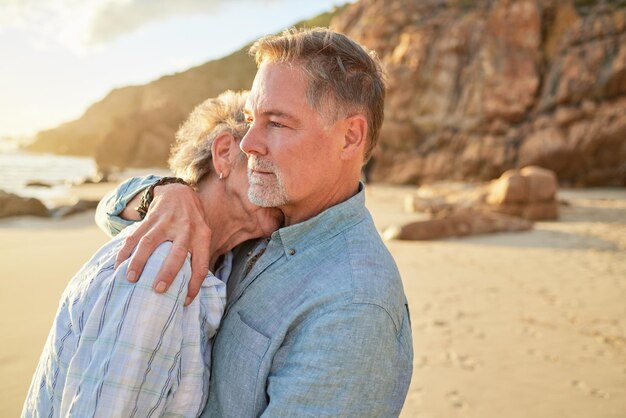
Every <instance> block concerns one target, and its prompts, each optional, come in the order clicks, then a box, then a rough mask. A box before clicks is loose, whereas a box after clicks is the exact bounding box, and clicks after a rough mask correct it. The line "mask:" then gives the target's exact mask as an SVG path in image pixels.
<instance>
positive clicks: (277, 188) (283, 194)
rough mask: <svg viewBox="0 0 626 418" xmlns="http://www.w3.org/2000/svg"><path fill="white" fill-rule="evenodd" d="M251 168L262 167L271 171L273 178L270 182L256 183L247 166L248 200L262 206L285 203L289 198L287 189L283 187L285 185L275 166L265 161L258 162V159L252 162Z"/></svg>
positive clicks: (271, 206) (269, 206)
mask: <svg viewBox="0 0 626 418" xmlns="http://www.w3.org/2000/svg"><path fill="white" fill-rule="evenodd" d="M252 166H253V168H256V169H259V168H261V169H263V170H264V171H271V172H272V173H273V174H274V180H275V181H273V182H272V183H271V184H263V183H262V182H261V184H259V183H257V181H258V179H257V180H253V177H252V174H251V172H250V167H248V182H249V183H250V186H249V188H248V199H249V200H250V202H252V203H254V204H255V205H257V206H261V207H264V208H273V207H277V206H282V205H285V204H286V203H287V202H288V201H289V198H288V196H287V190H286V189H285V185H284V183H283V181H282V178H281V177H280V174H279V173H278V170H276V167H275V166H274V165H273V164H271V163H267V162H263V163H259V162H258V160H257V162H256V163H253V164H252Z"/></svg>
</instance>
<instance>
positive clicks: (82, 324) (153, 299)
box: [22, 227, 232, 417]
mask: <svg viewBox="0 0 626 418" xmlns="http://www.w3.org/2000/svg"><path fill="white" fill-rule="evenodd" d="M133 229H135V228H133V227H130V228H128V229H127V230H126V231H124V232H123V233H122V234H120V235H118V237H117V238H115V239H113V240H111V241H110V242H109V243H107V244H105V245H104V246H103V247H102V248H100V249H99V250H98V251H97V252H96V254H95V255H94V256H93V257H92V258H91V260H89V261H88V262H87V263H86V264H85V265H84V266H83V267H82V268H81V269H80V271H79V272H78V273H77V274H76V275H75V276H74V278H73V279H72V280H71V281H70V283H69V284H68V286H67V288H66V289H65V291H64V293H63V296H62V298H61V302H60V305H59V309H58V312H57V314H56V317H55V319H54V322H53V326H52V329H51V331H50V334H49V336H48V339H47V341H46V343H45V346H44V351H43V353H42V355H41V358H40V361H39V364H38V366H37V369H36V371H35V375H34V377H33V380H32V383H31V386H30V389H29V391H28V395H27V397H26V401H25V403H24V408H23V411H22V417H44V416H45V417H66V416H76V417H112V416H119V417H122V416H123V417H131V416H135V417H149V416H153V417H158V416H176V417H197V416H198V415H199V414H200V412H201V411H202V409H203V407H204V405H205V403H206V400H207V397H208V390H209V374H210V361H211V343H212V340H211V338H212V337H213V336H214V335H215V332H216V330H217V328H218V326H219V323H220V319H221V317H222V313H223V311H224V307H225V305H226V285H225V283H224V282H223V281H221V280H219V279H218V278H217V277H215V276H214V275H213V274H210V273H209V275H208V276H207V277H206V279H205V281H204V283H203V284H202V287H201V289H200V293H199V295H198V297H197V298H196V299H195V300H194V301H193V302H192V303H191V304H190V305H189V306H187V307H183V304H184V300H185V297H186V295H187V287H188V284H189V279H190V277H191V264H190V259H189V256H188V257H187V260H186V261H185V263H184V265H183V267H182V268H181V270H180V271H179V273H178V274H177V276H176V279H175V280H174V283H173V284H172V286H171V287H170V288H169V289H168V291H167V292H166V293H164V294H157V293H155V292H154V291H153V290H152V283H153V281H154V278H155V277H156V274H157V273H158V271H159V269H160V268H161V266H162V264H163V261H164V260H165V257H166V256H167V254H168V253H169V250H170V247H171V245H172V244H171V243H170V242H166V243H163V244H161V245H160V246H159V247H158V248H157V249H156V250H155V252H154V253H153V254H152V255H151V256H150V258H149V259H148V262H147V264H146V266H145V268H144V270H143V272H142V274H141V276H140V278H139V280H138V282H137V283H135V284H133V283H129V282H128V281H127V280H126V269H127V266H128V261H126V262H124V263H122V264H121V265H120V266H119V267H118V268H117V269H114V263H115V256H116V255H117V252H118V251H119V249H120V247H121V245H122V243H123V240H124V238H125V236H126V235H128V234H129V233H131V232H132V230H133ZM231 264H232V254H230V253H229V254H227V255H226V257H225V259H224V263H223V264H222V267H220V269H219V270H218V271H217V272H216V275H217V276H219V277H222V278H227V277H228V274H230V267H231Z"/></svg>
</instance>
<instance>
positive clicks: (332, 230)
mask: <svg viewBox="0 0 626 418" xmlns="http://www.w3.org/2000/svg"><path fill="white" fill-rule="evenodd" d="M366 214H367V209H366V208H365V187H364V185H363V183H359V191H358V192H357V194H355V195H354V196H352V197H351V198H349V199H348V200H346V201H344V202H341V203H339V204H337V205H335V206H332V207H330V208H328V209H326V210H325V211H323V212H322V213H320V214H318V215H316V216H314V217H313V218H311V219H308V220H306V221H304V222H300V223H297V224H295V225H290V226H287V227H284V228H281V229H279V230H278V231H276V232H274V233H273V234H272V240H273V241H277V242H280V243H282V246H283V249H284V251H285V255H286V256H287V258H290V257H292V256H294V255H296V254H297V253H298V252H300V251H302V250H304V249H305V248H306V247H308V246H310V245H312V244H313V243H319V242H322V241H326V240H327V239H329V238H332V237H333V236H335V235H337V234H339V233H341V232H343V231H344V230H345V229H347V228H348V227H350V226H352V225H354V224H356V223H358V222H360V221H361V220H363V217H364V216H366Z"/></svg>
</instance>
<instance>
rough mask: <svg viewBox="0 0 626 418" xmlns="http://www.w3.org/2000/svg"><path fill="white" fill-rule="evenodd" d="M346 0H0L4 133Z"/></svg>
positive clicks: (58, 116) (69, 112)
mask: <svg viewBox="0 0 626 418" xmlns="http://www.w3.org/2000/svg"><path fill="white" fill-rule="evenodd" d="M346 2H347V1H346V0H314V1H311V0H176V1H173V0H0V137H6V136H11V137H16V136H32V135H34V134H35V133H36V132H37V131H39V130H42V129H47V128H53V127H55V126H58V125H59V124H60V123H63V122H66V121H70V120H73V119H76V118H78V117H80V116H81V115H82V114H83V113H84V111H85V110H86V109H87V107H88V106H89V105H90V104H92V103H94V102H96V101H98V100H100V99H102V98H103V97H105V96H106V94H107V93H108V92H109V91H110V90H111V89H113V88H116V87H123V86H126V85H130V84H144V83H147V82H150V81H152V80H154V79H156V78H159V77H161V76H163V75H166V74H171V73H175V72H179V71H184V70H186V69H188V68H190V67H193V66H196V65H199V64H202V63H204V62H206V61H209V60H211V59H215V58H220V57H223V56H225V55H228V54H229V53H231V52H233V51H235V50H237V49H239V48H241V47H242V46H244V45H246V44H247V43H248V42H250V41H252V40H254V39H257V38H258V37H260V36H262V35H265V34H268V33H275V32H277V31H279V30H281V29H283V28H286V27H288V26H290V25H291V24H293V23H296V22H298V21H300V20H302V19H307V18H310V17H313V16H316V15H318V14H320V13H322V12H325V11H328V10H330V9H332V8H333V7H334V6H338V5H341V4H344V3H346Z"/></svg>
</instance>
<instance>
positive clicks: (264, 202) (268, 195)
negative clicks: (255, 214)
mask: <svg viewBox="0 0 626 418" xmlns="http://www.w3.org/2000/svg"><path fill="white" fill-rule="evenodd" d="M255 189H256V190H255ZM281 192H282V190H259V188H258V187H256V188H255V187H253V186H250V189H248V199H250V202H252V203H254V204H255V205H257V206H261V207H262V208H275V207H278V206H283V205H285V204H286V203H287V201H288V200H287V196H285V195H284V194H282V193H281Z"/></svg>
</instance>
